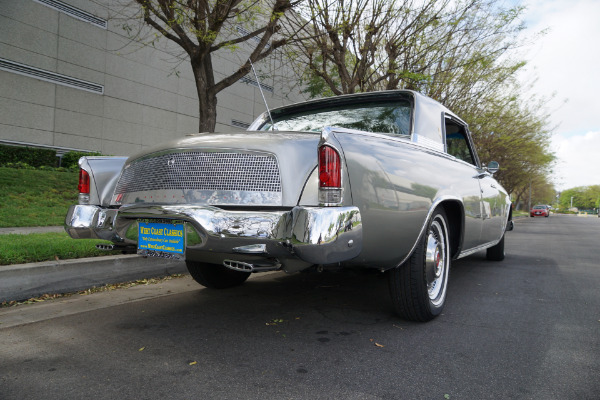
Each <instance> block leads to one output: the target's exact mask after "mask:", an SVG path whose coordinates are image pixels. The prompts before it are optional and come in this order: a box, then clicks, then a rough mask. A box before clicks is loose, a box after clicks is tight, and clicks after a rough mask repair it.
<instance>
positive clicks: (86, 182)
mask: <svg viewBox="0 0 600 400" xmlns="http://www.w3.org/2000/svg"><path fill="white" fill-rule="evenodd" d="M77 188H78V189H79V193H83V194H90V175H89V174H88V173H87V171H86V170H83V169H80V170H79V185H78V186H77Z"/></svg>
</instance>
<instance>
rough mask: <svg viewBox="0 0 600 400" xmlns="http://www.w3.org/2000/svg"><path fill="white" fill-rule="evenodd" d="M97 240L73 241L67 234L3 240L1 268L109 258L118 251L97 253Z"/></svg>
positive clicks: (0, 255) (0, 246)
mask: <svg viewBox="0 0 600 400" xmlns="http://www.w3.org/2000/svg"><path fill="white" fill-rule="evenodd" d="M98 243H110V242H106V241H103V240H97V239H77V240H75V239H71V238H70V237H69V235H67V233H66V232H65V233H32V234H29V235H13V234H11V235H2V236H0V265H9V264H23V263H29V262H38V261H50V260H55V259H57V258H58V259H60V260H66V259H70V258H81V257H94V256H107V255H111V254H121V253H120V252H118V251H101V250H98V249H96V247H95V246H96V244H98Z"/></svg>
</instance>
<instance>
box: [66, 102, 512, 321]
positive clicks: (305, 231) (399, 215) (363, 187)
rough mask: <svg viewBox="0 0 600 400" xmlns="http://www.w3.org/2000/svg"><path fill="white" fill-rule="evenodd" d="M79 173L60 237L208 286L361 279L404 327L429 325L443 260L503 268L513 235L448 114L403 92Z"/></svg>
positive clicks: (442, 288)
mask: <svg viewBox="0 0 600 400" xmlns="http://www.w3.org/2000/svg"><path fill="white" fill-rule="evenodd" d="M80 166H81V174H80V196H79V204H77V205H74V206H72V207H71V208H70V209H69V212H68V215H67V217H66V230H67V232H68V233H69V235H71V237H73V238H99V239H106V240H110V241H112V242H113V243H114V245H113V246H108V247H111V248H112V247H114V248H120V249H122V250H126V251H130V252H137V253H138V254H141V255H145V256H157V257H167V258H175V259H180V260H185V262H186V264H187V267H188V270H189V272H190V274H191V275H192V277H193V278H194V279H195V280H196V281H197V282H199V283H200V284H202V285H204V286H207V287H212V288H226V287H232V286H236V285H240V284H242V283H243V282H244V281H245V280H246V279H247V278H248V276H249V275H250V274H251V273H258V272H263V271H274V270H282V271H285V272H288V273H293V272H298V271H303V270H308V269H310V268H315V269H317V270H322V269H324V268H367V269H374V270H378V271H381V272H385V273H386V274H387V278H388V280H389V288H390V293H391V299H392V302H393V303H394V306H395V309H396V310H397V312H398V314H399V315H400V316H402V317H403V318H407V319H410V320H416V321H427V320H430V319H432V318H434V317H435V316H437V315H439V314H440V313H441V311H442V309H443V307H444V304H445V301H446V293H447V285H448V274H449V272H450V261H451V260H452V259H457V258H461V257H465V256H467V255H470V254H473V253H475V252H477V251H481V250H486V251H487V258H488V259H489V260H495V261H499V260H502V259H504V235H505V232H506V231H507V230H510V229H512V226H513V225H512V221H511V204H510V200H509V197H508V195H507V193H506V191H505V190H504V189H503V188H502V186H501V185H500V184H499V183H498V182H497V181H496V180H495V179H494V178H493V174H494V173H495V172H496V171H497V170H498V163H495V162H491V163H490V164H489V165H488V166H487V167H486V166H484V165H483V164H482V163H481V161H480V160H479V157H478V156H477V153H476V152H475V147H474V146H473V142H472V139H471V135H470V132H469V130H468V127H467V124H466V123H465V122H464V121H463V120H461V119H460V118H459V117H458V116H457V115H455V114H454V113H452V112H451V111H450V110H448V109H447V108H445V107H444V106H442V105H441V104H439V103H438V102H436V101H434V100H432V99H430V98H428V97H425V96H423V95H421V94H419V93H416V92H413V91H406V90H398V91H385V92H375V93H361V94H356V95H348V96H339V97H333V98H326V99H320V100H314V101H309V102H305V103H299V104H294V105H290V106H285V107H281V108H278V109H274V110H272V111H271V112H270V115H269V113H265V114H263V115H261V116H260V117H259V118H258V119H257V120H256V121H255V122H254V123H253V124H252V125H251V126H250V128H249V130H248V131H247V132H234V133H200V134H193V135H188V136H186V137H184V138H181V139H178V140H175V141H171V142H168V143H165V144H162V145H159V146H155V147H151V148H148V149H146V150H144V151H143V152H141V153H139V154H136V155H133V156H131V157H129V158H123V157H83V158H82V159H81V160H80Z"/></svg>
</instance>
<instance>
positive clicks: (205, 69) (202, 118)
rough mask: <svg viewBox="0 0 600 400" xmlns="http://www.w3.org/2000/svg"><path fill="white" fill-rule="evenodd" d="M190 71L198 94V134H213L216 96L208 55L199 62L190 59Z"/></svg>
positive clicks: (215, 120)
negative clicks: (192, 73)
mask: <svg viewBox="0 0 600 400" xmlns="http://www.w3.org/2000/svg"><path fill="white" fill-rule="evenodd" d="M191 63H192V71H193V72H194V79H195V80H196V91H197V93H198V118H199V124H198V125H199V126H198V130H199V132H214V131H215V126H216V125H217V96H216V94H215V93H214V86H215V81H214V74H213V68H212V60H211V57H210V53H208V54H207V55H205V56H204V60H203V61H202V62H200V60H198V59H192V62H191Z"/></svg>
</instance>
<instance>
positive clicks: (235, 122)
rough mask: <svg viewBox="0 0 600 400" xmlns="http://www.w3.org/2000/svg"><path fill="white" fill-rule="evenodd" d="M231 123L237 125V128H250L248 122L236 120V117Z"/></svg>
mask: <svg viewBox="0 0 600 400" xmlns="http://www.w3.org/2000/svg"><path fill="white" fill-rule="evenodd" d="M231 125H233V126H235V127H238V128H243V129H248V128H250V124H248V123H246V122H242V121H238V120H237V119H232V120H231Z"/></svg>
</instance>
